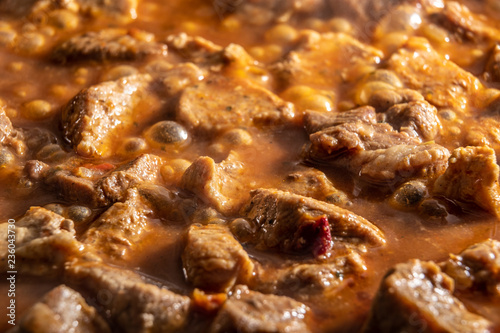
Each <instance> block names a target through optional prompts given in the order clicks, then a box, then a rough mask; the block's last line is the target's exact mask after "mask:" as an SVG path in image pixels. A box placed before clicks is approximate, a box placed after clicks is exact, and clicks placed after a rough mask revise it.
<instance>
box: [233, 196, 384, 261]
mask: <svg viewBox="0 0 500 333" xmlns="http://www.w3.org/2000/svg"><path fill="white" fill-rule="evenodd" d="M241 214H242V215H243V216H246V217H248V218H249V219H250V220H251V223H252V228H253V230H255V231H254V234H253V236H252V240H251V242H252V243H255V244H256V245H257V247H258V248H264V249H265V248H278V249H280V250H281V251H284V252H304V251H311V252H313V254H315V255H322V254H325V253H326V252H328V251H329V250H330V249H331V248H332V245H333V246H339V247H342V246H350V245H358V244H360V243H363V244H366V245H370V246H380V245H383V244H385V238H384V234H383V233H382V232H381V231H380V230H379V229H378V228H377V227H376V226H374V225H373V224H371V223H370V222H369V221H367V220H365V219H364V218H362V217H361V216H358V215H356V214H354V213H352V212H350V211H348V210H345V209H343V208H340V207H338V206H335V205H332V204H328V203H326V202H322V201H318V200H315V199H312V198H307V197H303V196H300V195H296V194H291V193H288V192H282V191H278V190H269V189H258V190H254V191H252V192H251V198H250V200H249V202H248V203H247V204H246V205H245V207H243V209H242V210H241ZM332 239H333V243H332Z"/></svg>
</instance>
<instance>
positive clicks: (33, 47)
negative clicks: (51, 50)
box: [17, 32, 45, 54]
mask: <svg viewBox="0 0 500 333" xmlns="http://www.w3.org/2000/svg"><path fill="white" fill-rule="evenodd" d="M44 46H45V37H44V36H43V35H42V34H40V33H38V32H26V33H23V34H22V35H21V36H19V38H18V40H17V48H18V49H19V51H21V52H23V53H27V54H34V53H36V52H38V51H40V50H41V49H42V48H43V47H44Z"/></svg>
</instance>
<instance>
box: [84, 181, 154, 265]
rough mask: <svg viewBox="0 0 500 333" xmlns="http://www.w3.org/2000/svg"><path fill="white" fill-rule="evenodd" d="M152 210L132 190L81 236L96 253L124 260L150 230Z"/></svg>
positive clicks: (135, 190)
mask: <svg viewBox="0 0 500 333" xmlns="http://www.w3.org/2000/svg"><path fill="white" fill-rule="evenodd" d="M151 214H152V211H151V209H150V208H149V207H148V206H147V204H146V202H144V201H143V199H142V198H141V196H140V194H139V193H138V191H137V189H131V190H130V191H129V192H128V197H127V200H125V202H123V203H122V202H117V203H115V204H114V205H113V206H111V207H110V208H108V210H106V211H105V212H104V213H103V214H102V215H101V216H99V218H98V219H97V220H95V221H94V222H93V223H92V224H91V225H90V227H89V228H88V230H87V231H86V232H85V233H84V234H83V236H82V239H81V241H82V243H84V244H89V245H91V246H92V247H93V248H95V249H96V250H97V252H98V253H104V254H106V255H109V256H111V257H115V258H123V257H125V256H126V255H127V254H128V252H129V251H130V250H133V249H134V248H135V247H136V246H137V245H138V244H139V243H140V240H141V238H142V237H143V235H144V234H145V233H146V232H147V231H148V230H149V225H148V216H149V215H151Z"/></svg>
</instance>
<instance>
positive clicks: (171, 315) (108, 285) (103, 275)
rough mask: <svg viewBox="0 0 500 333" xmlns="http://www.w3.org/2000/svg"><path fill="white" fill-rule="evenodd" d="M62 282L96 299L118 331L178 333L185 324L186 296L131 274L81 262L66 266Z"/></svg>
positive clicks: (188, 301) (105, 266)
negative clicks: (64, 281) (65, 281)
mask: <svg viewBox="0 0 500 333" xmlns="http://www.w3.org/2000/svg"><path fill="white" fill-rule="evenodd" d="M65 279H66V280H67V283H68V284H69V285H71V286H75V287H78V288H81V289H83V290H84V291H85V293H86V294H89V295H91V297H92V298H94V299H96V300H97V302H96V303H97V304H96V306H97V307H98V308H99V309H101V311H102V312H104V313H106V314H107V316H108V318H109V320H110V322H111V324H112V325H113V326H114V327H116V330H118V331H120V332H130V333H135V332H150V333H170V332H179V331H182V329H183V327H184V326H185V324H186V322H187V319H188V315H189V306H190V300H189V298H188V297H186V296H181V295H178V294H176V293H174V292H172V291H170V290H167V289H165V288H160V287H157V286H156V285H154V284H151V283H147V282H146V281H144V279H143V278H142V277H141V276H140V275H138V274H137V273H134V272H132V271H128V270H124V269H120V268H115V267H111V266H107V265H104V264H101V263H96V262H81V263H73V264H72V265H69V266H67V268H66V271H65Z"/></svg>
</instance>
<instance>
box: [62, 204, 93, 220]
mask: <svg viewBox="0 0 500 333" xmlns="http://www.w3.org/2000/svg"><path fill="white" fill-rule="evenodd" d="M67 215H68V218H69V219H72V220H73V221H75V222H84V221H85V220H87V219H88V218H89V217H90V216H91V215H92V211H91V210H90V208H88V207H85V206H79V205H73V206H70V207H68V209H67Z"/></svg>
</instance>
